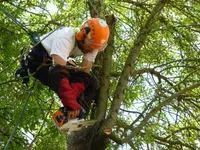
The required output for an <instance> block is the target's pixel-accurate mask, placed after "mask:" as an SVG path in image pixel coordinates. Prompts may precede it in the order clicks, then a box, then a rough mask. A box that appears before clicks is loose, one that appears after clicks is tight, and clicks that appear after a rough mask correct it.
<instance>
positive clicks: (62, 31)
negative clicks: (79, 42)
mask: <svg viewBox="0 0 200 150" xmlns="http://www.w3.org/2000/svg"><path fill="white" fill-rule="evenodd" d="M58 32H59V35H60V37H63V38H69V39H71V38H74V37H75V34H76V32H75V28H72V27H60V28H59V29H58Z"/></svg>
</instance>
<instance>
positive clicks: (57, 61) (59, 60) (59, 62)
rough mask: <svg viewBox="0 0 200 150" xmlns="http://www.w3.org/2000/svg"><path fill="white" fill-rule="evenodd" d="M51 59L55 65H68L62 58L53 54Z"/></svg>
mask: <svg viewBox="0 0 200 150" xmlns="http://www.w3.org/2000/svg"><path fill="white" fill-rule="evenodd" d="M51 57H52V60H53V64H57V65H66V61H65V60H64V59H63V58H62V57H60V56H58V55H56V54H52V55H51Z"/></svg>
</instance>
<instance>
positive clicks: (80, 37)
mask: <svg viewBox="0 0 200 150" xmlns="http://www.w3.org/2000/svg"><path fill="white" fill-rule="evenodd" d="M89 32H90V28H89V27H83V28H81V30H80V31H79V32H78V33H76V39H77V40H78V41H83V40H84V39H85V37H86V35H87V34H88V33H89Z"/></svg>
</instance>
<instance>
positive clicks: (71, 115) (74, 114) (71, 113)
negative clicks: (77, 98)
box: [67, 110, 80, 119]
mask: <svg viewBox="0 0 200 150" xmlns="http://www.w3.org/2000/svg"><path fill="white" fill-rule="evenodd" d="M67 114H68V116H67V117H68V119H73V118H76V117H77V116H79V114H80V110H74V111H68V112H67Z"/></svg>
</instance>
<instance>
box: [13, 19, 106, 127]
mask: <svg viewBox="0 0 200 150" xmlns="http://www.w3.org/2000/svg"><path fill="white" fill-rule="evenodd" d="M108 38H109V28H108V25H107V24H106V22H105V21H104V20H102V19H99V18H91V19H88V20H87V21H85V22H84V23H83V24H82V26H81V27H80V30H78V29H76V28H71V27H61V28H59V29H57V30H55V31H52V32H49V33H47V34H45V35H43V36H41V37H40V40H41V42H40V43H39V44H38V45H36V46H35V47H33V48H32V50H31V52H30V53H29V54H28V55H26V56H25V57H24V59H23V60H22V61H21V67H20V69H18V70H17V72H16V75H17V76H20V77H23V78H24V81H23V82H24V83H27V82H28V80H27V78H26V76H27V75H28V71H29V72H30V73H31V74H32V75H33V76H34V77H35V78H36V79H38V80H40V82H41V83H43V84H44V85H47V86H48V87H50V88H51V89H52V90H54V91H55V92H56V93H57V94H58V96H59V97H60V99H61V101H62V104H63V105H64V107H62V108H60V109H59V110H58V111H57V112H56V113H55V114H54V115H53V118H54V120H55V122H56V123H57V124H58V126H62V125H63V124H64V123H66V122H67V121H68V120H69V119H72V118H76V117H78V118H79V119H82V118H85V117H86V115H87V114H88V112H89V106H90V104H91V100H92V99H93V96H94V94H95V89H96V87H97V86H96V79H95V78H94V77H92V76H91V75H90V74H88V73H89V72H90V69H91V67H92V63H93V62H94V60H95V58H96V56H97V54H98V52H99V51H103V50H104V48H105V47H106V46H107V41H108ZM80 55H83V59H82V63H81V67H80V68H79V69H77V68H76V63H75V62H74V61H73V60H71V59H69V57H72V58H75V57H77V56H80ZM51 64H53V66H52V65H51ZM69 65H72V66H74V67H75V68H76V69H75V68H74V67H70V68H71V69H69V68H67V67H66V66H69ZM83 92H84V95H85V96H84V100H80V99H79V101H77V99H78V97H79V96H80V94H81V93H83Z"/></svg>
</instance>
